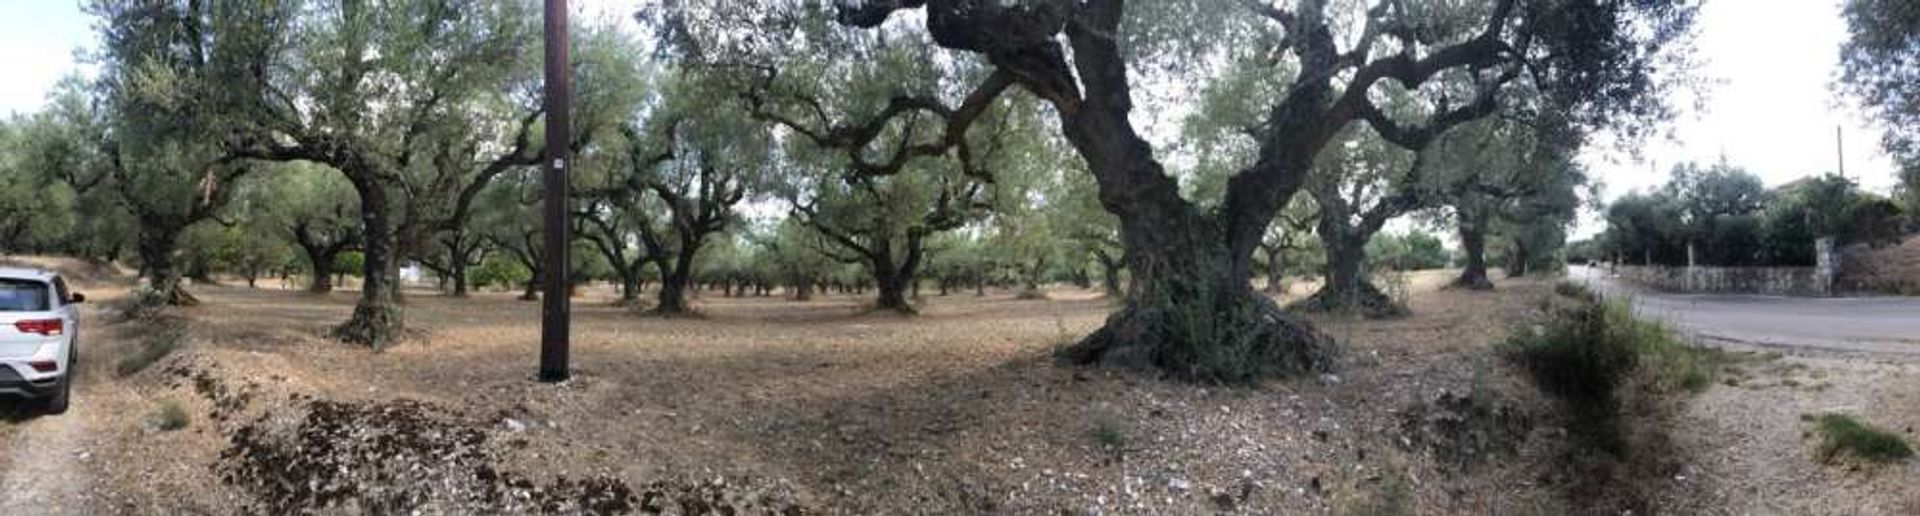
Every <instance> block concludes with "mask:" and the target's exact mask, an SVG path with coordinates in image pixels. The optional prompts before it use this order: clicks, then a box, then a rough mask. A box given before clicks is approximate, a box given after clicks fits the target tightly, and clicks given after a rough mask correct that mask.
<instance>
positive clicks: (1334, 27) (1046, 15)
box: [669, 0, 1692, 382]
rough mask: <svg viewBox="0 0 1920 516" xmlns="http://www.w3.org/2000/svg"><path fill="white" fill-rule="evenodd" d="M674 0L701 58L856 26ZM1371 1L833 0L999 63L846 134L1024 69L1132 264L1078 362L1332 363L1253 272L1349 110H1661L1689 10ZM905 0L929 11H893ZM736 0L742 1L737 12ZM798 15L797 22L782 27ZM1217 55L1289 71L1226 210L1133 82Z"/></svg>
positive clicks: (851, 15) (1201, 67) (1436, 114)
mask: <svg viewBox="0 0 1920 516" xmlns="http://www.w3.org/2000/svg"><path fill="white" fill-rule="evenodd" d="M669 5H673V6H676V7H677V9H676V12H675V13H673V16H675V17H674V18H673V19H674V20H675V22H674V23H672V24H670V25H672V26H675V27H682V28H684V29H685V30H684V31H683V32H684V33H685V34H687V35H688V36H687V39H689V40H691V41H694V42H696V43H697V44H698V46H699V48H700V49H702V50H703V51H707V52H709V54H710V55H712V54H719V53H721V52H722V51H724V50H728V49H727V48H725V47H727V46H729V42H733V41H739V42H742V43H740V45H745V46H753V45H765V46H780V45H785V46H787V48H789V49H790V50H789V51H791V52H801V51H802V49H811V48H817V47H814V46H809V45H807V43H808V42H807V41H795V40H802V39H803V38H804V37H805V35H807V34H810V32H808V31H814V32H826V31H835V30H844V29H840V28H832V27H821V26H820V25H821V24H819V23H818V22H814V21H812V20H813V18H811V17H810V16H808V15H807V14H806V13H805V12H804V11H806V10H807V8H806V7H805V6H802V5H794V4H792V3H783V2H774V3H752V4H751V5H737V4H721V5H718V6H716V5H700V6H688V5H686V4H684V3H681V4H669ZM1336 7H1337V9H1336ZM1359 7H1361V6H1355V5H1352V4H1351V3H1347V2H1328V1H1325V0H1302V1H1299V2H1292V3H1291V5H1285V6H1280V5H1274V4H1271V3H1268V2H1265V1H1258V0H1254V1H1233V0H1188V1H1165V2H1135V3H1128V2H1125V1H1124V0H1086V1H1077V0H1024V1H1013V2H1008V1H1000V0H866V1H857V2H856V1H843V2H836V3H835V6H834V12H833V15H834V21H836V22H838V23H839V24H840V25H841V26H843V27H850V28H861V29H872V30H876V31H880V32H890V31H903V30H907V29H906V28H905V27H909V26H911V25H913V24H919V25H921V26H923V27H924V31H925V32H924V34H925V36H923V37H922V39H920V41H928V42H929V43H928V44H931V45H935V46H938V47H941V48H944V49H949V50H951V51H953V52H951V53H947V54H941V56H943V57H944V58H945V59H950V60H959V59H962V58H963V57H964V56H967V55H974V56H978V59H977V60H975V61H974V62H976V63H980V64H982V65H984V66H986V67H987V68H988V69H989V70H990V71H988V72H987V73H984V74H981V75H980V76H979V77H977V78H976V79H974V82H973V86H971V87H969V88H963V89H959V91H958V92H956V93H955V94H952V95H949V96H945V97H939V98H932V99H929V98H925V97H919V96H913V95H906V96H902V97H898V98H900V99H901V101H900V102H896V103H894V104H893V105H894V109H886V110H879V111H873V112H870V113H868V114H869V118H868V120H867V122H866V123H850V124H846V126H847V127H854V128H858V127H873V126H880V125H884V124H885V123H886V120H888V119H892V118H897V117H908V116H918V117H933V118H938V119H940V120H942V121H943V122H944V124H943V125H944V126H945V129H944V130H943V131H939V132H937V133H936V135H935V136H934V137H932V138H927V139H924V140H920V141H921V142H924V143H923V144H920V145H910V146H904V147H895V148H894V150H895V152H891V153H888V155H884V156H881V157H878V158H872V159H869V157H868V156H867V154H868V152H869V151H868V149H867V147H868V146H867V145H866V144H868V143H874V142H876V141H877V138H878V137H877V135H875V136H869V134H870V133H866V132H860V131H847V132H844V133H839V134H842V135H844V136H845V137H846V138H847V139H849V140H852V143H853V144H852V145H848V146H847V147H849V148H852V149H853V150H852V152H851V154H853V155H854V156H855V157H856V158H859V160H860V161H861V162H865V163H887V162H890V161H891V160H892V158H897V157H900V156H903V155H911V154H919V155H936V154H945V153H947V152H949V151H950V150H960V149H961V148H962V147H963V145H962V144H963V143H964V141H965V138H964V135H965V133H966V131H967V129H969V127H970V125H971V124H972V122H973V121H974V120H976V119H977V118H978V116H977V114H978V113H979V111H980V106H984V105H987V104H988V103H990V102H991V101H992V100H993V99H995V98H998V97H1000V96H1001V95H1003V94H1006V93H1007V92H1008V91H1010V90H1012V89H1014V88H1015V87H1018V88H1019V89H1023V90H1026V91H1027V92H1030V93H1032V94H1033V95H1034V96H1036V97H1038V98H1040V99H1042V101H1044V102H1045V103H1046V104H1048V105H1049V106H1051V107H1052V111H1053V113H1054V115H1055V116H1056V117H1057V120H1058V126H1059V130H1060V132H1061V133H1062V134H1063V135H1064V136H1065V137H1066V139H1067V140H1068V141H1069V142H1071V143H1072V145H1073V147H1074V148H1075V150H1076V151H1077V152H1078V154H1080V156H1081V158H1082V159H1083V160H1085V161H1086V163H1087V169H1088V171H1089V172H1090V173H1091V175H1093V176H1094V177H1095V178H1096V180H1097V182H1098V184H1099V191H1100V200H1101V204H1102V206H1103V207H1105V208H1106V209H1107V210H1108V211H1110V212H1113V213H1114V214H1115V215H1116V216H1117V217H1118V218H1119V219H1120V225H1121V228H1122V229H1121V237H1122V240H1123V241H1124V242H1125V247H1126V253H1127V260H1128V265H1129V270H1130V271H1131V272H1132V278H1133V279H1132V283H1133V285H1132V288H1131V289H1129V294H1128V301H1127V304H1126V306H1125V307H1124V308H1122V309H1121V310H1120V311H1119V312H1118V313H1116V314H1114V315H1113V316H1112V317H1110V318H1109V320H1108V322H1107V324H1106V325H1105V326H1104V327H1102V329H1101V330H1099V331H1097V332H1095V333H1094V334H1093V335H1091V336H1089V337H1088V338H1086V339H1085V340H1083V341H1082V342H1081V343H1079V344H1078V345H1076V346H1074V347H1073V348H1072V349H1070V350H1069V351H1068V352H1067V353H1066V358H1069V359H1071V360H1073V361H1077V362H1099V363H1105V364H1111V365H1118V366H1127V367H1134V368H1146V369H1155V370H1160V371H1165V372H1169V373H1172V374H1174V375H1176V376H1179V377H1184V378H1189V379H1195V380H1203V381H1225V382H1249V381H1257V380H1258V379H1260V378H1264V377H1269V376H1274V375H1282V374H1287V373H1291V372H1298V371H1302V370H1310V369H1322V368H1326V367H1329V366H1330V365H1331V363H1332V359H1333V357H1334V355H1335V353H1336V351H1335V350H1336V347H1335V345H1334V344H1333V342H1332V341H1331V339H1329V338H1328V337H1326V336H1325V335H1323V334H1321V333H1320V332H1318V331H1316V330H1315V329H1314V328H1313V327H1312V326H1311V325H1309V324H1308V323H1306V322H1304V321H1302V320H1300V319H1298V318H1296V317H1294V316H1292V315H1289V314H1287V313H1285V312H1283V311H1281V310H1280V309H1279V307H1278V306H1276V305H1274V304H1273V303H1272V301H1271V300H1269V299H1267V298H1266V297H1264V296H1260V295H1257V294H1256V293H1255V292H1253V289H1252V287H1251V285H1250V284H1249V281H1248V279H1249V277H1250V275H1251V269H1252V263H1253V260H1252V256H1251V255H1252V251H1253V249H1254V247H1255V246H1256V245H1257V243H1258V242H1259V241H1260V239H1261V237H1262V236H1263V235H1264V233H1265V230H1266V226H1267V224H1268V223H1269V222H1270V221H1271V220H1272V219H1273V216H1274V213H1275V212H1276V211H1278V210H1279V209H1280V208H1281V207H1283V206H1284V205H1285V204H1286V202H1287V201H1288V199H1290V198H1291V197H1292V195H1293V193H1295V192H1296V191H1297V190H1298V189H1299V188H1300V186H1301V185H1302V184H1304V182H1305V179H1306V176H1307V175H1308V172H1309V171H1310V170H1311V169H1312V168H1313V164H1314V161H1315V157H1316V156H1317V155H1318V154H1319V152H1320V150H1321V148H1323V147H1324V146H1325V145H1326V144H1327V143H1328V142H1329V141H1331V140H1332V139H1333V138H1334V137H1335V135H1337V134H1339V133H1340V132H1341V131H1342V130H1344V129H1345V128H1346V126H1347V125H1349V124H1351V123H1356V122H1357V123H1364V124H1366V125H1368V126H1371V127H1372V128H1373V130H1374V131H1375V132H1377V133H1379V134H1380V135H1381V136H1382V138H1384V139H1386V140H1388V141H1390V142H1393V143H1394V144H1395V145H1399V146H1402V147H1406V148H1420V147H1424V146H1425V145H1426V144H1427V143H1429V142H1431V141H1432V139H1433V138H1434V137H1436V136H1437V135H1439V134H1441V133H1444V132H1445V131H1446V130H1447V129H1449V128H1451V127H1452V126H1455V125H1458V124H1460V123H1463V122H1466V121H1469V120H1472V119H1475V118H1479V117H1481V116H1484V115H1486V114H1488V113H1490V112H1491V111H1492V110H1493V109H1494V108H1495V107H1497V106H1498V105H1499V103H1500V101H1501V98H1502V97H1503V95H1502V90H1503V87H1504V86H1505V85H1507V84H1508V83H1512V82H1514V81H1530V82H1536V83H1539V85H1538V87H1539V88H1540V89H1541V90H1542V91H1546V92H1548V96H1549V97H1551V98H1553V99H1554V100H1555V101H1556V102H1559V103H1562V104H1566V105H1568V106H1569V108H1570V109H1571V110H1572V111H1573V112H1576V113H1578V114H1579V115H1580V116H1581V118H1580V119H1581V121H1582V122H1585V123H1591V124H1601V123H1606V122H1608V121H1610V120H1612V119H1614V118H1616V115H1619V114H1623V113H1624V114H1629V115H1644V114H1653V112H1656V111H1659V109H1658V108H1659V106H1658V105H1657V98H1658V96H1657V90H1658V89H1659V88H1658V86H1659V85H1658V83H1657V82H1656V81H1655V80H1654V79H1653V78H1652V77H1651V76H1650V73H1649V71H1650V69H1651V68H1652V67H1653V66H1654V65H1655V64H1656V63H1655V61H1656V60H1657V59H1659V58H1660V56H1661V55H1663V51H1664V49H1665V45H1666V44H1667V43H1669V42H1670V41H1672V40H1673V39H1674V38H1676V37H1678V36H1681V35H1683V34H1684V33H1685V32H1686V30H1687V29H1688V27H1689V26H1690V21H1691V14H1692V9H1691V7H1690V6H1689V5H1686V4H1684V3H1675V2H1660V1H1646V2H1604V3H1603V2H1594V1H1588V0H1532V1H1523V0H1499V1H1496V2H1489V3H1469V4H1444V5H1443V4H1428V3H1407V2H1380V3H1378V4H1375V5H1373V6H1370V7H1364V8H1359ZM906 10H922V11H923V13H922V15H921V16H917V17H899V16H895V14H896V13H898V12H900V11H906ZM713 11H736V12H723V13H721V15H711V13H712V12H713ZM737 11H745V14H742V15H739V16H732V15H730V14H739V13H737ZM890 20H891V21H892V22H890ZM789 22H791V23H790V25H793V26H799V27H803V28H805V29H806V30H791V31H790V30H785V29H786V26H785V25H783V24H789ZM1336 33H1338V34H1340V36H1336ZM748 34H752V35H755V36H757V37H743V36H745V35H748ZM790 34H791V35H793V36H789V35H790ZM1198 34H1205V35H1207V37H1204V38H1202V37H1195V35H1198ZM1220 56H1224V57H1227V58H1236V57H1242V56H1245V57H1254V56H1259V57H1264V58H1265V59H1267V60H1269V61H1274V62H1279V61H1285V62H1287V63H1289V64H1288V65H1287V66H1274V67H1272V68H1271V70H1272V71H1273V73H1279V74H1285V75H1286V77H1287V79H1286V82H1287V87H1286V88H1284V89H1283V90H1282V91H1284V92H1285V93H1284V94H1282V95H1280V96H1278V97H1276V98H1273V99H1271V101H1270V102H1269V103H1267V104H1266V105H1264V106H1260V107H1259V108H1258V112H1259V113H1262V114H1261V115H1260V116H1259V122H1258V124H1256V125H1254V126H1251V127H1249V129H1250V131H1251V134H1249V135H1248V137H1249V138H1250V139H1251V140H1253V141H1254V147H1255V148H1256V149H1257V151H1256V152H1254V153H1253V154H1254V156H1255V157H1254V158H1253V159H1252V160H1251V161H1250V162H1248V163H1245V164H1244V165H1243V168H1242V169H1241V171H1240V172H1238V173H1236V174H1235V175H1233V176H1232V178H1231V179H1229V180H1228V188H1226V193H1225V194H1224V196H1225V197H1224V198H1223V199H1222V200H1221V202H1219V203H1218V204H1217V206H1218V208H1214V209H1202V208H1201V207H1200V206H1199V205H1197V204H1196V203H1194V202H1191V201H1189V200H1187V199H1184V198H1183V197H1182V196H1181V195H1180V189H1179V188H1178V185H1177V182H1176V180H1175V179H1174V178H1173V177H1171V176H1169V175H1168V174H1167V172H1166V170H1167V168H1166V166H1165V165H1164V164H1163V162H1162V159H1161V158H1160V157H1158V156H1156V154H1155V152H1154V146H1153V145H1152V144H1151V143H1150V142H1149V141H1148V139H1147V138H1146V136H1145V135H1144V133H1143V132H1142V130H1141V127H1140V126H1139V125H1138V124H1136V122H1135V117H1133V116H1131V112H1132V110H1133V108H1134V106H1135V102H1136V101H1138V100H1139V99H1136V98H1135V90H1134V84H1135V82H1134V81H1135V80H1136V79H1139V78H1140V77H1142V76H1144V75H1146V74H1151V73H1153V72H1154V71H1156V70H1161V69H1172V70H1174V71H1175V72H1176V73H1180V74H1183V75H1185V76H1186V77H1195V76H1199V75H1203V73H1204V71H1205V69H1206V67H1207V63H1211V62H1217V61H1218V59H1213V58H1214V57H1220ZM719 59H724V58H716V60H719ZM1384 88H1402V89H1407V90H1413V91H1415V92H1416V93H1418V94H1419V96H1422V97H1425V98H1427V99H1429V100H1432V101H1435V102H1433V103H1432V104H1433V105H1435V106H1436V108H1437V109H1434V110H1432V111H1430V112H1429V113H1427V114H1426V116H1424V117H1420V119H1417V120H1409V119H1402V118H1396V117H1393V116H1389V115H1388V114H1387V113H1386V112H1385V111H1384V110H1382V109H1380V108H1379V107H1378V106H1377V105H1376V101H1377V98H1378V97H1377V95H1376V94H1375V92H1376V91H1378V90H1381V89H1384ZM955 99H958V100H955ZM1443 99H1444V100H1449V101H1446V102H1440V101H1441V100H1443Z"/></svg>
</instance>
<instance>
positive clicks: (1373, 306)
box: [1287, 281, 1408, 319]
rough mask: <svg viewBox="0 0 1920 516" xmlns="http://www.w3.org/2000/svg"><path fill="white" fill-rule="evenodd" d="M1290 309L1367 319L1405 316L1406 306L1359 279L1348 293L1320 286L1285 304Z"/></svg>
mask: <svg viewBox="0 0 1920 516" xmlns="http://www.w3.org/2000/svg"><path fill="white" fill-rule="evenodd" d="M1287 309H1289V310H1298V311H1302V312H1320V313H1347V314H1358V315H1360V316H1362V317H1366V318H1368V319H1387V318H1393V317H1401V316H1405V315H1407V313H1408V312H1407V307H1405V306H1402V305H1401V304H1399V303H1396V302H1394V301H1393V298H1391V297H1387V295H1386V294H1385V293H1383V292H1380V289H1379V288H1375V287H1374V286H1373V284H1371V283H1367V282H1364V281H1362V282H1358V284H1357V286H1356V287H1355V288H1354V289H1353V291H1351V292H1341V291H1339V289H1334V288H1330V287H1321V288H1320V290H1319V291H1318V292H1314V293H1313V295H1312V296H1308V297H1307V298H1306V299H1302V300H1300V301H1297V302H1295V303H1293V304H1292V305H1288V306H1287Z"/></svg>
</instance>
